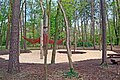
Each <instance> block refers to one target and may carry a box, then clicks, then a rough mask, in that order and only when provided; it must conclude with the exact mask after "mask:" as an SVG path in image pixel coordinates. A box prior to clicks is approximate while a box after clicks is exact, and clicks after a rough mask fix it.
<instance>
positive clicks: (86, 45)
mask: <svg viewBox="0 0 120 80" xmlns="http://www.w3.org/2000/svg"><path fill="white" fill-rule="evenodd" d="M83 45H84V46H85V47H92V46H93V44H92V43H91V42H78V43H77V47H82V46H83Z"/></svg>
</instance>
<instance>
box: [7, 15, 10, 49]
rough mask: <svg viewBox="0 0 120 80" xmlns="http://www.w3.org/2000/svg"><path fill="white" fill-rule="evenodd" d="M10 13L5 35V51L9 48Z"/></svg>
mask: <svg viewBox="0 0 120 80" xmlns="http://www.w3.org/2000/svg"><path fill="white" fill-rule="evenodd" d="M10 25H11V24H10V13H9V14H8V28H7V35H6V49H8V46H9V38H10Z"/></svg>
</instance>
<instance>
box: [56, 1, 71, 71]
mask: <svg viewBox="0 0 120 80" xmlns="http://www.w3.org/2000/svg"><path fill="white" fill-rule="evenodd" d="M58 5H59V7H60V9H61V11H62V13H63V15H64V20H65V25H66V41H67V42H66V48H67V55H68V60H69V66H70V69H73V64H72V59H71V55H72V53H71V50H70V46H69V43H70V41H69V37H70V35H69V26H68V20H67V17H66V13H65V11H64V9H63V6H62V5H61V3H60V0H58Z"/></svg>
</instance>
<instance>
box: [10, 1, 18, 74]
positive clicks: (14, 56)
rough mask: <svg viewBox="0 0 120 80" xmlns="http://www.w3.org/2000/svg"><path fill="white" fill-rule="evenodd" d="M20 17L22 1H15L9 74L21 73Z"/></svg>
mask: <svg viewBox="0 0 120 80" xmlns="http://www.w3.org/2000/svg"><path fill="white" fill-rule="evenodd" d="M19 16H20V0H14V1H13V5H12V27H11V34H10V36H11V37H10V50H9V51H10V52H9V63H8V72H9V73H16V72H20V66H19Z"/></svg>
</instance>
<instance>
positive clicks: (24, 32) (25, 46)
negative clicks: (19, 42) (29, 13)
mask: <svg viewBox="0 0 120 80" xmlns="http://www.w3.org/2000/svg"><path fill="white" fill-rule="evenodd" d="M23 26H24V27H23V35H24V36H25V37H26V0H25V17H24V25H23ZM23 44H24V49H25V50H26V49H27V44H26V40H24V42H23Z"/></svg>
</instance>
